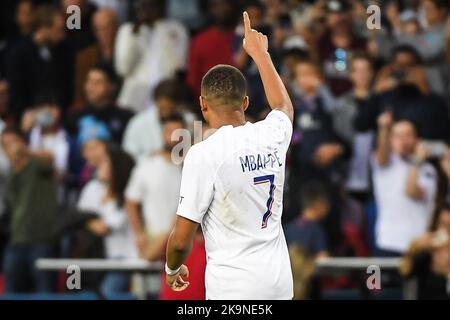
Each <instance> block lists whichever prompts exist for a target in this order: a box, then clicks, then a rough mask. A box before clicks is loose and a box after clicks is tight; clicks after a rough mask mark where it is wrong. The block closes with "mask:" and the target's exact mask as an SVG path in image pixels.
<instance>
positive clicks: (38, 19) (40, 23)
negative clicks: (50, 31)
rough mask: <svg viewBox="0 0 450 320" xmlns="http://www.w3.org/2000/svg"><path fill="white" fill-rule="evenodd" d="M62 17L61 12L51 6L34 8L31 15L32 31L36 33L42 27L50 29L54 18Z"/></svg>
mask: <svg viewBox="0 0 450 320" xmlns="http://www.w3.org/2000/svg"><path fill="white" fill-rule="evenodd" d="M59 15H60V16H62V14H61V12H60V11H59V10H58V8H56V7H55V6H52V5H41V6H39V7H37V8H36V10H35V11H34V14H33V22H32V30H33V32H36V31H38V30H39V29H41V28H44V27H47V28H49V27H51V26H52V25H53V20H54V18H55V17H56V16H59Z"/></svg>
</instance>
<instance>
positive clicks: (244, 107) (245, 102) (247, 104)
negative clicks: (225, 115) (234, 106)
mask: <svg viewBox="0 0 450 320" xmlns="http://www.w3.org/2000/svg"><path fill="white" fill-rule="evenodd" d="M249 105H250V98H249V97H248V96H245V98H244V101H243V104H242V107H243V109H244V111H246V110H247V108H248V106H249Z"/></svg>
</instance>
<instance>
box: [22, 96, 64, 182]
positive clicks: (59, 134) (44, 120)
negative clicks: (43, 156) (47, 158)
mask: <svg viewBox="0 0 450 320" xmlns="http://www.w3.org/2000/svg"><path fill="white" fill-rule="evenodd" d="M60 121H61V110H60V108H59V106H58V105H55V104H53V103H51V102H50V101H48V102H47V101H43V102H42V103H39V104H38V105H37V106H36V107H35V108H33V109H30V110H29V111H27V112H26V113H25V114H24V116H23V118H22V131H23V132H24V133H27V134H29V146H30V149H31V150H33V151H34V152H39V151H42V152H48V153H49V155H51V157H52V158H53V164H54V167H55V169H56V173H57V174H58V177H59V179H60V180H63V178H64V175H65V174H66V170H67V163H68V155H69V143H68V141H67V136H66V132H65V130H64V129H63V128H62V127H61V122H60Z"/></svg>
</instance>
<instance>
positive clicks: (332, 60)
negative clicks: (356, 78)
mask: <svg viewBox="0 0 450 320" xmlns="http://www.w3.org/2000/svg"><path fill="white" fill-rule="evenodd" d="M351 9H352V6H351V3H350V2H349V1H348V0H330V1H327V2H326V12H327V15H326V23H327V27H328V33H327V34H326V35H325V36H324V37H323V38H322V39H321V40H320V41H319V43H318V52H319V58H320V61H321V62H322V63H323V65H324V73H325V77H326V78H327V80H328V81H329V83H330V87H331V89H332V91H333V94H335V95H336V96H340V95H341V94H343V93H345V92H347V91H348V90H349V89H351V82H350V81H349V79H348V69H349V65H348V61H349V58H350V57H351V55H352V54H353V52H355V51H361V50H365V49H366V41H365V39H363V38H361V37H359V36H358V35H357V34H356V33H355V32H354V31H353V28H352V27H353V17H352V11H351Z"/></svg>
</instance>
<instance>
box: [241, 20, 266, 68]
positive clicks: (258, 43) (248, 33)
mask: <svg viewBox="0 0 450 320" xmlns="http://www.w3.org/2000/svg"><path fill="white" fill-rule="evenodd" d="M244 30H245V34H244V43H243V46H244V49H245V51H246V52H247V53H248V55H249V56H250V57H252V58H253V60H255V59H257V58H258V57H260V56H263V55H264V54H267V52H268V49H269V40H268V38H267V36H266V35H264V34H262V33H261V32H258V31H256V30H253V29H252V25H251V22H250V18H249V16H248V13H247V12H244Z"/></svg>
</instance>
